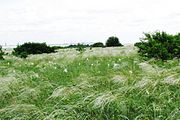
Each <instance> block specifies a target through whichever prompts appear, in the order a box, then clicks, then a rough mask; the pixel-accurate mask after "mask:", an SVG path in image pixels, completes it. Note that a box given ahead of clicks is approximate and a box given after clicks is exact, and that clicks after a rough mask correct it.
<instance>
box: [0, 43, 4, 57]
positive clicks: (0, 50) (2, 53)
mask: <svg viewBox="0 0 180 120" xmlns="http://www.w3.org/2000/svg"><path fill="white" fill-rule="evenodd" d="M3 55H4V52H3V50H2V46H0V60H4V58H3Z"/></svg>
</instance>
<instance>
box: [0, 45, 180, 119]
mask: <svg viewBox="0 0 180 120" xmlns="http://www.w3.org/2000/svg"><path fill="white" fill-rule="evenodd" d="M4 58H5V60H4V61H0V120H11V119H12V120H178V119H180V61H179V60H178V59H174V60H168V61H165V62H162V61H158V60H154V59H151V60H148V61H144V60H142V59H141V57H139V55H138V54H137V49H136V48H134V47H133V46H125V47H114V48H113V47H112V48H111V47H110V48H93V49H92V50H90V49H88V48H87V50H86V51H85V52H83V53H79V52H78V51H76V50H75V49H61V50H58V52H57V53H52V54H42V55H30V56H29V57H28V58H27V59H21V58H17V57H14V56H12V55H6V56H4Z"/></svg>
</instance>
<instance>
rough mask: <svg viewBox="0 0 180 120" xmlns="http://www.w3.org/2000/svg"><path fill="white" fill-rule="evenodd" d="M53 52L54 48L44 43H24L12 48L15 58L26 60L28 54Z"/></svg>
mask: <svg viewBox="0 0 180 120" xmlns="http://www.w3.org/2000/svg"><path fill="white" fill-rule="evenodd" d="M52 52H55V48H53V47H49V46H47V45H46V43H30V42H29V43H24V44H23V45H18V46H17V47H16V48H14V51H13V54H14V55H15V56H18V57H21V58H26V57H27V56H28V55H30V54H42V53H52Z"/></svg>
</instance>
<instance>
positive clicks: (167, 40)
mask: <svg viewBox="0 0 180 120" xmlns="http://www.w3.org/2000/svg"><path fill="white" fill-rule="evenodd" d="M144 35H145V37H144V38H142V39H141V42H139V43H136V44H135V46H137V47H138V48H139V51H138V52H139V53H140V55H141V56H143V57H147V58H156V59H161V60H168V59H173V58H175V57H177V58H180V33H179V34H177V35H170V34H167V33H166V32H154V33H144Z"/></svg>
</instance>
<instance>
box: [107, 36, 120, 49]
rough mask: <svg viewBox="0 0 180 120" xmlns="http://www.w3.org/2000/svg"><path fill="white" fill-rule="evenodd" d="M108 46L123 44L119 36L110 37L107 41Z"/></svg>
mask: <svg viewBox="0 0 180 120" xmlns="http://www.w3.org/2000/svg"><path fill="white" fill-rule="evenodd" d="M106 46H107V47H115V46H123V45H122V44H121V43H120V42H119V39H118V38H117V37H114V36H112V37H109V38H108V40H107V41H106Z"/></svg>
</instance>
